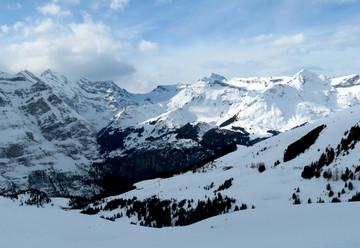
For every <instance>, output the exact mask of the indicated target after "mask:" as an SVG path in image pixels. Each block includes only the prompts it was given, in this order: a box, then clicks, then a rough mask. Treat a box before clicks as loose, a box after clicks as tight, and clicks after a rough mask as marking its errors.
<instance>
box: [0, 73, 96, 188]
mask: <svg viewBox="0 0 360 248" xmlns="http://www.w3.org/2000/svg"><path fill="white" fill-rule="evenodd" d="M0 137H1V140H0V192H1V193H11V192H16V191H19V190H24V189H28V188H36V189H40V190H43V191H46V192H47V193H49V194H53V195H59V194H87V195H91V194H94V193H96V192H98V189H97V187H96V186H95V185H91V184H92V183H91V182H92V181H93V179H92V178H90V175H89V172H90V171H91V170H92V169H91V164H92V163H93V162H96V161H101V159H100V155H99V153H98V150H97V143H96V130H95V129H94V128H93V127H92V126H91V125H89V124H88V122H87V121H86V120H85V119H84V118H82V117H81V116H79V115H78V114H77V113H76V112H75V111H73V110H72V109H71V108H70V107H69V106H68V105H66V104H65V103H64V102H63V101H62V100H61V99H60V98H59V97H58V96H57V95H56V94H54V92H53V91H52V89H51V87H50V86H49V85H47V84H46V83H44V82H43V81H40V80H37V78H36V77H35V76H34V75H32V74H31V73H30V72H27V71H25V72H21V73H19V74H16V75H9V74H6V73H0Z"/></svg>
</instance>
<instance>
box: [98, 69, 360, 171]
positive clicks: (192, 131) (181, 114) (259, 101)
mask: <svg viewBox="0 0 360 248" xmlns="http://www.w3.org/2000/svg"><path fill="white" fill-rule="evenodd" d="M359 82H360V81H359V77H358V76H356V75H352V76H348V77H342V78H330V77H327V76H323V75H320V74H316V73H313V72H310V71H307V70H301V71H300V72H299V73H297V74H296V75H295V76H293V77H267V78H246V79H244V78H234V79H231V80H229V81H227V80H226V79H225V78H224V77H222V76H219V75H216V74H212V75H210V76H209V77H204V78H203V79H201V80H199V81H198V82H196V83H194V84H189V85H183V86H181V87H182V88H181V89H182V90H181V91H180V92H179V93H177V94H176V95H175V96H174V97H172V98H171V99H170V100H169V101H165V102H161V103H157V104H150V105H141V106H138V105H133V106H129V107H127V108H126V109H124V110H123V111H121V112H119V113H118V114H117V115H116V116H115V118H114V119H113V120H112V122H111V123H110V124H109V125H108V126H107V127H106V128H104V129H103V130H101V131H100V132H99V135H98V136H99V144H100V146H101V152H102V153H103V154H104V156H105V157H106V158H108V161H109V163H111V164H113V165H114V167H115V168H114V171H116V173H119V174H120V175H121V176H124V177H126V178H141V177H144V176H148V175H151V174H154V173H157V172H162V171H165V170H178V169H182V168H184V167H185V166H187V165H189V164H192V163H196V162H198V161H200V160H202V159H205V158H206V157H208V156H211V155H214V154H216V153H217V152H218V151H219V150H222V149H225V148H226V147H228V146H229V145H231V144H234V143H236V144H241V145H251V144H253V143H256V142H258V141H259V140H261V139H264V138H269V137H271V136H273V135H274V134H278V133H279V132H286V131H287V130H290V129H292V128H294V127H296V126H299V125H303V124H305V123H312V122H314V121H316V120H319V119H322V118H324V117H326V116H330V115H332V114H333V113H336V112H338V111H340V110H343V109H345V108H348V107H351V106H355V105H358V104H359V99H360V86H358V85H359ZM188 154H192V155H193V156H191V155H190V156H189V155H188ZM169 156H170V157H169ZM138 158H141V159H138ZM169 160H171V161H176V162H177V163H176V164H174V163H172V164H169V163H167V161H169Z"/></svg>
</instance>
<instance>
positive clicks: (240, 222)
mask: <svg viewBox="0 0 360 248" xmlns="http://www.w3.org/2000/svg"><path fill="white" fill-rule="evenodd" d="M53 200H55V206H54V207H45V208H36V207H19V206H18V203H17V202H12V201H11V200H9V199H4V198H2V197H0V211H1V213H2V218H1V223H0V237H1V241H0V243H1V246H2V247H9V248H12V247H24V246H27V247H39V248H41V247H44V248H45V247H53V248H56V247H69V248H70V247H74V248H75V247H76V248H82V247H84V248H85V247H86V248H89V247H108V248H111V247H122V246H126V247H134V248H135V247H158V248H162V247H164V248H165V247H166V248H168V247H209V248H211V247H214V248H218V247H252V248H260V247H279V248H281V247H289V246H291V247H295V248H296V247H309V248H311V247H314V248H315V247H316V248H321V247H324V248H325V247H326V248H331V247H334V248H335V247H347V248H353V247H354V248H355V247H359V246H360V240H359V237H358V231H359V229H360V222H359V221H358V220H359V219H360V211H358V209H359V203H343V204H313V205H300V206H282V207H276V208H261V209H260V208H259V209H253V210H247V211H240V212H236V213H232V214H225V215H220V216H217V217H213V218H210V219H207V220H204V221H201V222H199V223H196V224H193V225H190V226H185V227H168V228H162V229H156V228H146V227H139V226H134V225H130V224H126V223H121V222H111V221H107V220H104V219H99V218H96V217H94V216H87V215H81V214H79V213H78V212H76V211H63V210H61V209H60V208H59V205H62V204H64V201H63V200H61V199H58V200H56V199H53Z"/></svg>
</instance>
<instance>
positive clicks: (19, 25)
mask: <svg viewBox="0 0 360 248" xmlns="http://www.w3.org/2000/svg"><path fill="white" fill-rule="evenodd" d="M23 26H24V24H23V23H22V22H17V23H15V24H14V25H13V29H14V30H15V31H18V30H20V28H22V27H23Z"/></svg>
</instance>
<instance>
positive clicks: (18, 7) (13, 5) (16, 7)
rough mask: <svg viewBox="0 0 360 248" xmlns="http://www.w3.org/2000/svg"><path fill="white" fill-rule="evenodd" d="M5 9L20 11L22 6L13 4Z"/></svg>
mask: <svg viewBox="0 0 360 248" xmlns="http://www.w3.org/2000/svg"><path fill="white" fill-rule="evenodd" d="M7 8H8V9H10V10H16V9H21V8H22V5H21V4H20V3H13V4H9V5H8V6H7Z"/></svg>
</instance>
